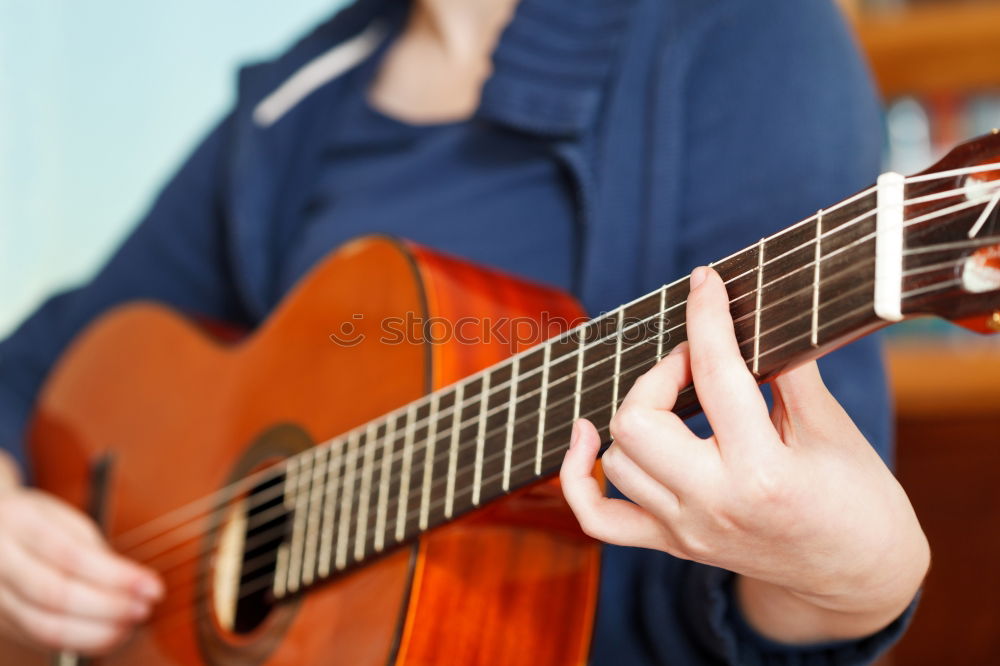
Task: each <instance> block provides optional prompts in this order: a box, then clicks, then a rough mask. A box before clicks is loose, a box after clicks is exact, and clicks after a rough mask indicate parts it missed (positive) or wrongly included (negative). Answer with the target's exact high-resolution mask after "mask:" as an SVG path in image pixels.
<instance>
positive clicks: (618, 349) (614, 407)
mask: <svg viewBox="0 0 1000 666" xmlns="http://www.w3.org/2000/svg"><path fill="white" fill-rule="evenodd" d="M624 324H625V310H619V311H618V324H617V326H616V327H615V331H616V333H615V369H614V371H613V375H612V376H613V377H614V384H613V385H612V387H611V418H614V416H615V412H617V411H618V382H619V380H620V379H621V369H622V338H623V337H624V335H625V332H624V331H623V330H622V327H623V326H624ZM640 344H641V343H640ZM578 418H579V417H578Z"/></svg>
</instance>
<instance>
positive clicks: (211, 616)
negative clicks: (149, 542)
mask: <svg viewBox="0 0 1000 666" xmlns="http://www.w3.org/2000/svg"><path fill="white" fill-rule="evenodd" d="M311 445H312V440H311V439H310V438H309V436H308V435H307V434H306V433H305V432H304V431H302V430H301V429H300V428H297V427H295V426H294V425H290V424H282V425H277V426H274V427H272V428H270V429H268V430H266V431H264V432H263V433H261V435H260V436H259V437H258V438H257V439H256V440H255V441H254V442H253V444H251V445H250V447H249V448H248V449H247V451H246V452H245V453H244V455H243V456H242V457H241V458H240V460H239V461H237V463H236V465H235V466H234V468H233V470H232V473H231V475H230V477H229V479H228V481H227V482H226V485H227V487H241V486H242V487H243V488H244V489H245V490H244V491H243V493H242V494H238V495H235V496H232V497H231V498H230V499H229V500H228V501H227V502H226V503H225V507H224V508H222V509H221V510H220V511H217V512H216V513H215V515H214V518H213V521H212V529H211V530H210V532H209V534H210V536H209V537H208V539H207V542H206V547H207V548H206V551H205V552H206V553H209V554H210V556H209V557H205V558H203V559H202V560H201V561H200V564H199V566H200V570H201V574H200V576H199V578H198V580H199V591H198V594H197V599H198V600H199V601H198V606H199V609H198V613H197V617H198V620H197V622H196V624H197V632H198V641H199V644H200V647H201V650H202V654H203V656H204V658H205V661H206V662H208V663H212V664H235V663H239V664H242V665H244V666H253V665H255V664H263V663H264V662H266V661H267V659H268V657H269V656H270V655H271V653H272V652H273V650H274V649H276V647H277V646H278V645H279V643H280V641H281V638H282V636H283V635H284V633H285V632H286V631H287V630H288V627H289V626H290V624H291V622H292V620H293V619H294V617H295V614H296V611H297V609H298V606H299V603H300V600H299V599H298V598H285V599H282V600H281V601H280V602H276V601H275V600H274V596H273V590H274V588H275V584H274V583H275V574H276V570H277V569H278V553H279V546H280V545H281V544H282V543H283V542H285V541H286V540H287V533H286V532H287V530H289V529H290V527H291V526H290V524H289V523H290V521H289V520H288V511H287V509H286V507H285V497H284V486H285V477H284V474H283V473H281V472H279V471H277V470H275V473H274V474H273V475H272V474H271V472H269V471H268V468H269V467H271V466H272V465H274V464H276V463H278V462H280V461H281V460H284V459H286V458H288V457H289V456H291V455H295V454H296V453H300V452H301V451H304V450H306V449H307V448H308V447H310V446H311ZM248 479H249V480H250V481H249V483H252V484H254V485H247V484H245V483H243V482H245V481H247V480H248Z"/></svg>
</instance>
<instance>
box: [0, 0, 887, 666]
mask: <svg viewBox="0 0 1000 666" xmlns="http://www.w3.org/2000/svg"><path fill="white" fill-rule="evenodd" d="M402 2H403V0H359V1H358V2H357V3H356V4H354V5H352V6H351V7H348V8H347V9H345V10H343V11H342V12H340V13H339V14H337V15H336V16H335V17H334V18H333V19H332V20H330V21H328V22H327V23H325V24H324V25H322V26H320V27H319V28H318V29H316V30H315V31H314V32H313V33H311V34H310V35H308V36H307V37H305V38H304V39H302V40H301V41H300V42H299V43H297V44H296V45H295V46H294V47H293V48H291V49H290V50H289V51H288V52H287V53H285V54H284V55H282V56H281V57H279V58H277V59H276V60H274V61H273V62H268V63H264V64H259V65H255V66H252V67H248V68H245V69H244V70H242V72H241V74H240V77H239V94H238V101H237V104H236V107H235V108H234V110H233V111H232V112H231V113H230V114H229V115H228V116H227V117H226V118H225V119H224V120H223V121H222V122H221V123H220V124H219V125H218V127H217V128H216V129H215V130H214V131H213V132H212V133H211V134H210V136H209V137H208V138H207V139H206V140H205V141H204V142H203V143H202V144H201V146H200V147H199V148H198V149H197V150H196V151H195V152H194V154H193V155H192V156H191V157H190V159H189V160H188V161H187V163H186V164H185V165H184V166H183V167H182V168H181V169H180V171H179V172H178V173H177V175H176V176H175V177H174V178H173V179H172V180H171V181H170V183H169V184H168V185H167V186H166V188H165V189H164V190H163V192H162V194H161V195H160V196H159V198H158V199H157V200H156V202H155V205H154V206H153V207H152V209H151V210H150V212H149V213H148V215H147V216H146V218H145V219H144V220H143V221H142V223H141V224H140V225H139V226H138V228H137V229H136V230H135V232H134V233H133V234H132V235H131V236H130V237H129V238H128V239H127V240H126V242H125V243H124V245H123V246H122V247H121V248H120V249H119V250H118V252H117V253H116V254H115V255H114V257H113V258H112V259H111V260H110V262H109V263H108V264H107V265H106V267H105V268H104V269H103V270H102V271H101V272H100V274H99V275H98V276H97V277H96V278H95V279H94V280H93V281H92V282H91V283H90V284H88V285H86V286H84V287H82V288H79V289H76V290H73V291H70V292H67V293H64V294H61V295H59V296H56V297H54V298H52V299H50V300H49V301H48V302H47V303H45V305H44V306H42V307H41V308H40V309H39V310H38V311H37V312H36V313H35V314H34V315H33V316H32V317H30V318H29V319H28V320H27V321H26V322H24V323H23V325H22V326H21V327H20V328H19V329H18V330H17V331H16V332H15V333H14V334H13V335H12V336H11V337H10V338H9V339H7V340H6V341H4V342H3V343H0V442H2V443H3V444H4V445H6V446H7V447H8V449H9V450H11V451H12V453H14V455H16V456H17V457H18V458H20V459H22V460H23V457H24V452H23V439H24V428H25V425H26V423H27V420H28V418H29V415H30V411H31V407H32V403H33V400H34V396H35V395H36V393H37V391H38V389H39V386H40V384H41V383H42V381H43V380H44V378H45V376H46V374H47V372H48V371H49V369H50V368H51V366H52V364H53V363H54V361H55V360H56V358H57V357H58V355H59V354H60V352H61V351H62V350H63V348H64V347H65V346H66V345H67V343H68V342H69V340H70V339H71V338H72V337H73V336H74V335H75V334H76V333H78V332H79V331H80V329H81V328H82V327H83V326H85V325H86V324H87V322H88V321H90V320H91V319H93V318H94V317H95V316H97V315H98V314H100V313H101V312H102V311H104V310H106V309H107V308H109V307H110V306H112V305H114V304H116V303H120V302H122V301H126V300H132V299H139V298H142V299H156V300H160V301H164V302H167V303H169V304H172V305H174V306H175V307H177V308H179V309H182V310H184V311H188V312H192V313H198V314H201V315H206V316H209V317H212V318H215V319H222V320H228V321H232V322H235V323H239V324H244V325H249V326H252V325H254V324H256V323H258V322H260V321H261V320H262V319H263V318H264V317H265V316H266V315H267V314H268V312H269V311H270V310H271V309H272V308H273V307H274V306H275V304H276V303H277V302H278V301H279V299H280V298H281V297H282V293H281V288H280V286H279V285H278V280H277V279H276V272H277V271H276V267H277V265H278V260H279V258H280V257H279V256H277V255H278V254H279V253H280V248H282V247H283V246H284V241H285V240H286V239H287V238H288V235H289V234H290V233H292V231H293V230H294V226H295V221H296V220H295V216H296V214H297V211H299V210H300V208H299V204H301V202H302V201H303V198H304V197H306V196H308V194H309V193H310V191H309V190H310V187H311V186H312V184H313V180H311V179H310V177H309V176H310V174H313V173H315V171H316V169H317V165H318V163H319V160H320V159H321V156H320V154H319V146H318V144H317V142H316V141H312V140H311V137H315V136H318V135H322V133H323V129H324V125H325V124H326V123H328V122H329V119H330V115H329V110H330V108H331V104H332V103H333V102H334V101H336V99H337V95H338V83H339V80H338V78H337V77H332V78H331V79H330V80H324V81H320V82H318V83H316V82H314V83H313V84H312V87H309V88H308V90H307V91H306V93H304V94H300V95H299V97H298V98H295V99H294V100H293V101H294V103H293V104H290V105H286V106H287V108H284V109H282V110H281V112H280V113H278V114H272V117H270V118H269V119H266V120H265V121H262V116H261V114H260V105H261V102H262V100H265V99H268V98H269V96H271V95H272V93H274V92H275V91H276V90H278V89H279V88H280V87H281V86H282V84H284V83H285V82H287V81H288V80H289V79H290V78H291V77H293V75H295V74H296V73H297V72H300V71H301V70H302V68H303V67H305V66H307V65H308V64H309V63H312V62H315V61H316V60H317V59H318V58H321V56H322V55H323V54H325V53H328V52H329V50H330V49H331V48H334V47H336V46H337V45H338V44H341V43H342V42H344V41H345V40H350V39H351V38H353V37H356V36H357V35H359V34H362V33H364V31H365V30H366V29H368V28H370V26H372V25H373V22H377V21H382V22H383V23H385V22H388V23H390V24H393V23H394V22H398V21H400V20H401V18H402V14H403V11H404V7H403V6H402V4H401V3H402ZM255 111H256V112H257V115H255ZM477 114H478V115H479V116H481V117H482V118H485V119H488V120H490V121H492V122H496V123H500V124H502V125H505V126H507V127H509V128H512V129H514V130H517V131H520V132H524V133H529V134H531V135H534V136H536V137H537V138H538V139H539V140H541V141H544V142H546V143H547V145H548V146H550V148H551V150H552V154H553V156H554V157H555V158H556V159H558V160H559V161H560V162H561V163H562V164H563V166H564V167H565V169H566V171H567V173H569V174H570V177H571V179H572V181H573V184H574V185H575V187H574V195H575V203H576V214H577V223H578V225H579V230H580V234H581V238H582V239H583V242H582V249H581V252H580V254H579V256H578V257H577V271H576V281H575V284H576V289H575V291H576V295H577V296H578V297H579V298H580V299H581V301H582V302H583V304H584V305H585V306H586V308H587V309H588V310H589V311H590V312H591V313H597V312H600V311H602V310H606V309H609V308H611V307H614V306H616V305H618V304H620V303H622V302H625V301H628V300H631V299H632V298H634V297H635V296H637V295H639V294H640V293H644V292H646V291H650V290H652V289H653V288H654V287H656V286H658V285H660V284H662V283H663V282H664V281H667V280H669V279H673V278H675V277H677V276H679V275H680V274H682V273H683V272H686V271H688V270H690V269H691V268H692V267H694V266H696V265H698V264H702V263H706V262H708V261H710V260H712V259H717V258H721V257H722V256H725V255H727V254H729V253H730V252H732V251H734V250H737V249H740V248H742V247H744V246H747V245H750V244H751V243H753V242H755V241H756V240H757V239H758V238H760V237H762V236H765V235H768V234H770V233H773V232H774V231H777V230H778V229H779V228H781V227H784V226H787V225H789V224H791V223H793V222H795V221H797V220H799V219H801V218H803V217H806V216H807V215H810V214H812V213H813V212H815V211H816V210H817V209H819V208H821V207H824V206H828V205H829V204H831V203H834V202H835V201H837V200H839V199H841V198H843V197H845V196H847V195H850V194H852V193H853V192H855V191H857V190H859V189H861V188H862V187H866V186H868V185H869V184H871V183H872V182H873V181H874V179H875V176H876V174H877V169H878V164H879V156H880V148H881V145H882V140H881V128H880V121H879V113H878V105H877V102H876V99H875V96H874V94H873V91H872V86H871V82H870V79H869V75H868V72H867V70H866V68H865V66H864V64H863V63H862V61H861V59H860V58H859V56H858V54H857V52H856V49H855V45H854V43H853V42H852V40H851V37H850V36H849V33H848V31H847V30H846V29H845V26H844V24H843V22H842V19H841V17H840V16H839V15H838V13H837V11H836V9H835V8H834V7H833V5H832V3H831V2H830V1H829V0H712V1H708V0H523V1H522V3H521V5H520V6H519V8H518V10H517V13H516V15H515V18H514V20H513V21H512V23H511V24H510V26H509V27H508V28H507V30H506V31H505V32H504V34H503V36H502V38H501V40H500V43H499V45H498V47H497V49H496V52H495V53H494V73H493V75H492V76H491V77H490V79H489V81H488V82H487V84H486V86H485V88H484V90H483V94H482V101H481V106H480V108H479V110H478V111H477ZM428 196H433V193H429V194H428ZM822 365H823V370H824V375H825V378H826V380H827V383H828V385H829V386H830V388H831V390H832V391H833V392H834V393H835V394H836V396H837V397H838V398H839V400H840V401H841V402H842V403H843V405H844V406H845V408H846V409H847V410H848V412H849V413H850V414H851V415H852V416H853V418H854V419H855V420H856V421H857V423H858V425H859V426H860V428H861V429H862V430H863V431H864V433H865V434H866V435H867V436H868V438H869V439H870V441H871V442H872V443H873V444H874V445H875V446H876V447H877V448H878V450H879V452H880V453H881V454H882V455H883V457H886V458H888V457H889V455H890V442H891V437H890V430H889V423H888V415H889V414H890V407H889V404H888V399H887V394H886V391H885V387H884V381H883V376H882V372H881V370H880V368H881V364H880V359H879V350H878V345H877V342H876V341H875V340H873V339H868V340H863V341H861V342H858V343H855V344H853V345H851V346H850V347H849V348H847V349H844V350H842V351H840V352H837V353H835V354H833V355H831V356H830V357H828V358H827V359H825V360H824V361H823V363H822ZM729 580H730V575H729V574H726V573H725V572H721V571H719V570H715V569H712V568H709V567H704V566H701V565H696V564H692V563H689V562H682V561H679V560H676V559H674V558H672V557H669V556H667V555H664V554H662V553H656V552H650V551H642V550H636V549H624V548H617V547H607V548H606V551H605V558H604V571H603V579H602V587H601V599H600V610H599V616H598V621H597V629H596V635H595V639H594V650H593V655H594V656H593V661H594V663H602V664H611V663H614V664H642V663H671V664H675V665H677V664H696V663H719V662H725V663H781V664H793V663H794V664H800V663H801V664H805V663H816V664H820V663H822V664H828V663H845V664H846V663H862V662H865V661H867V660H869V659H870V658H871V657H872V655H874V654H875V653H876V652H878V651H879V650H881V649H883V648H884V647H885V646H886V645H887V644H888V642H890V641H891V639H892V638H893V637H894V636H895V635H897V634H898V633H899V631H900V625H901V622H897V623H896V624H895V625H893V626H891V627H890V628H889V629H887V630H886V631H884V632H882V633H881V634H879V635H877V636H874V637H872V638H870V639H867V640H862V641H856V642H850V643H846V644H840V645H827V646H808V647H798V648H794V647H790V646H783V645H777V644H772V643H770V642H768V641H766V640H764V639H763V638H761V637H760V636H757V635H756V634H755V633H754V632H753V631H752V630H750V629H749V628H748V627H747V626H746V624H745V623H744V622H743V620H742V619H741V618H740V616H739V613H738V612H737V610H736V608H735V605H734V604H733V602H732V598H731V590H730V586H729ZM555 621H557V620H555Z"/></svg>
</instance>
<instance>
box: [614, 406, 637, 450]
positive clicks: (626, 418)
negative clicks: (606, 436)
mask: <svg viewBox="0 0 1000 666" xmlns="http://www.w3.org/2000/svg"><path fill="white" fill-rule="evenodd" d="M645 421H646V417H645V414H644V413H643V410H642V409H641V408H639V407H636V406H635V405H628V404H626V405H623V406H622V408H621V409H619V410H618V412H616V413H615V416H614V418H612V419H611V436H612V437H614V439H615V441H622V442H630V441H633V440H635V439H636V438H637V437H640V436H641V435H642V432H643V430H644V424H645Z"/></svg>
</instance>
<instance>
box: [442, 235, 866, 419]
mask: <svg viewBox="0 0 1000 666" xmlns="http://www.w3.org/2000/svg"><path fill="white" fill-rule="evenodd" d="M872 236H873V234H870V235H868V236H866V237H863V238H860V239H858V240H856V241H855V242H854V244H855V245H860V244H862V243H864V242H866V241H867V240H870V239H871V237H872ZM850 248H851V246H845V247H842V248H839V249H838V250H837V251H835V252H831V253H830V254H829V255H828V256H827V257H824V260H825V259H829V258H830V257H832V256H834V255H836V254H838V253H839V252H841V251H845V250H848V249H850ZM870 261H871V260H870V259H869V263H870ZM853 269H854V267H849V268H847V269H844V270H841V271H838V272H837V273H835V274H833V275H832V276H831V279H832V278H833V277H836V276H839V275H842V274H844V273H845V272H848V271H850V270H853ZM796 270H801V267H800V269H796ZM748 272H749V271H748ZM785 277H787V276H782V278H779V279H778V280H775V281H773V282H772V283H768V284H774V283H777V282H779V281H780V280H781V279H784V278H785ZM765 286H767V285H765ZM808 288H809V287H806V288H805V289H808ZM801 291H802V290H799V291H797V292H792V293H791V294H788V295H786V296H785V297H783V298H781V299H779V300H778V301H776V302H775V303H772V304H769V306H768V307H772V306H774V305H777V304H780V303H781V302H783V301H784V300H786V299H787V298H790V297H792V296H794V295H796V294H797V293H801ZM655 316H656V315H652V316H650V317H646V318H645V319H643V320H640V321H639V322H637V323H635V324H632V325H630V326H629V327H628V328H632V327H635V326H638V325H641V324H643V323H645V322H648V321H649V320H650V319H652V317H655ZM746 316H750V315H749V314H748V315H746ZM746 316H744V317H741V318H740V319H738V320H737V321H739V320H742V319H744V318H745V317H746ZM681 326H683V323H682V324H679V325H677V326H674V327H672V328H670V329H668V330H667V331H666V332H664V334H663V336H664V337H665V336H666V335H667V334H669V332H671V331H673V330H676V329H677V328H680V327H681ZM626 330H627V329H626ZM772 330H774V328H771V329H768V330H767V331H764V332H763V333H762V335H764V334H766V333H768V332H770V331H772ZM751 341H752V340H751ZM647 342H648V341H644V342H642V343H638V344H637V345H633V347H632V348H634V347H637V346H639V345H641V344H646V343H647ZM748 342H750V341H744V342H742V343H740V344H741V346H743V345H746V344H748ZM546 349H547V348H546ZM765 355H766V354H765ZM608 360H610V359H608V358H603V359H601V360H598V361H596V362H594V363H592V364H591V365H589V366H586V367H585V368H584V370H587V369H590V368H593V367H596V366H597V365H600V364H602V363H604V362H607V361H608ZM526 376H527V375H522V378H523V377H526ZM566 379H567V377H563V378H560V379H557V380H555V382H553V384H557V383H559V382H562V381H565V380H566ZM533 393H534V392H533ZM533 393H529V394H526V395H524V396H521V398H523V399H527V398H529V397H531V396H532V395H533ZM476 399H479V398H478V397H477V398H476ZM563 401H565V400H563ZM463 404H464V403H463ZM557 404H558V403H557ZM453 415H454V416H456V417H457V416H458V414H457V413H454V412H453ZM474 421H475V419H470V420H469V421H466V422H464V423H462V424H461V426H460V427H461V428H464V427H465V426H466V425H469V424H472V423H473V422H474ZM520 421H523V418H522V419H518V421H517V422H520ZM491 434H492V432H491Z"/></svg>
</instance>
